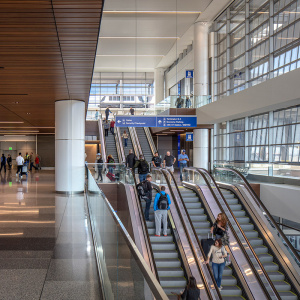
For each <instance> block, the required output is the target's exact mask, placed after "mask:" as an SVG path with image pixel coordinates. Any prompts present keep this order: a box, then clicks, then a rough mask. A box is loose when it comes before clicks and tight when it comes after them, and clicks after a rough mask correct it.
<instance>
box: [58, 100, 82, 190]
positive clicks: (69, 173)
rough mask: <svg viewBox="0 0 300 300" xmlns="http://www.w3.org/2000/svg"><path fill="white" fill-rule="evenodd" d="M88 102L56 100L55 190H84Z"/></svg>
mask: <svg viewBox="0 0 300 300" xmlns="http://www.w3.org/2000/svg"><path fill="white" fill-rule="evenodd" d="M84 153H85V102H84V101H80V100H60V101H56V102H55V190H56V191H57V192H66V193H78V192H83V191H84V181H85V173H84V172H85V170H84V160H85V157H84Z"/></svg>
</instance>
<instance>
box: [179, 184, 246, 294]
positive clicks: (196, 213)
mask: <svg viewBox="0 0 300 300" xmlns="http://www.w3.org/2000/svg"><path fill="white" fill-rule="evenodd" d="M178 188H179V191H180V194H181V196H182V199H183V201H184V204H185V206H186V209H187V211H188V213H189V216H190V219H191V221H192V223H193V226H194V228H195V231H196V233H197V235H198V238H199V241H201V239H207V236H208V233H210V222H209V221H208V217H207V215H206V214H205V212H204V209H203V208H202V202H201V199H200V198H199V197H198V196H197V194H196V193H195V192H194V191H193V190H190V189H188V188H185V187H182V186H179V187H178ZM210 265H211V263H210ZM221 285H222V286H223V289H222V290H221V291H220V292H221V295H222V298H224V299H244V297H243V296H242V290H241V289H240V288H239V287H238V286H237V280H236V278H235V277H234V276H233V270H232V269H231V266H226V267H225V269H224V272H223V277H222V283H221Z"/></svg>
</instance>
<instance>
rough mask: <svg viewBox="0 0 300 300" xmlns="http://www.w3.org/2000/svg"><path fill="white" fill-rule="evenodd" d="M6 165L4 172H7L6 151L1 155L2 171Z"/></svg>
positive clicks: (0, 169)
mask: <svg viewBox="0 0 300 300" xmlns="http://www.w3.org/2000/svg"><path fill="white" fill-rule="evenodd" d="M3 167H4V173H6V157H5V155H4V153H3V154H2V156H1V168H0V173H1V171H2V168H3Z"/></svg>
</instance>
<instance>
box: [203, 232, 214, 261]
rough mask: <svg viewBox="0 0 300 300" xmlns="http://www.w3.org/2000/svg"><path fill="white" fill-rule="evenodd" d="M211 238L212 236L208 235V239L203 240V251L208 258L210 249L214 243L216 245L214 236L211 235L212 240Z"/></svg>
mask: <svg viewBox="0 0 300 300" xmlns="http://www.w3.org/2000/svg"><path fill="white" fill-rule="evenodd" d="M209 236H210V234H208V235H207V239H202V240H201V246H202V248H203V251H204V253H205V256H206V257H207V254H208V252H209V250H210V247H211V246H212V245H214V243H215V241H214V239H213V234H211V238H210V237H209Z"/></svg>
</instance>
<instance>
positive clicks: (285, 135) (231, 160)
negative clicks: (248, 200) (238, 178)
mask: <svg viewBox="0 0 300 300" xmlns="http://www.w3.org/2000/svg"><path fill="white" fill-rule="evenodd" d="M214 153H215V160H214V162H215V164H229V165H232V164H233V165H237V166H239V165H240V164H241V163H242V164H243V165H244V164H246V165H247V167H249V172H250V173H254V174H264V175H274V176H287V177H299V178H300V106H295V107H291V108H287V109H281V110H277V111H274V112H269V113H264V114H260V115H255V116H250V117H247V118H243V119H239V120H233V121H230V122H227V123H225V122H224V123H222V124H217V125H216V126H215V148H214Z"/></svg>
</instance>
